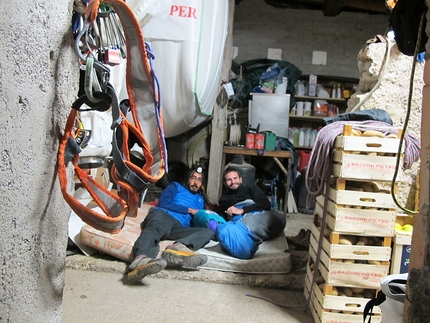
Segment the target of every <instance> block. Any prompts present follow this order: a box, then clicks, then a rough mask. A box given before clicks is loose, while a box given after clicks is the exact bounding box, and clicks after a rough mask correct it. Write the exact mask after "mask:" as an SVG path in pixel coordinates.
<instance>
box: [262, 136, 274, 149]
mask: <svg viewBox="0 0 430 323" xmlns="http://www.w3.org/2000/svg"><path fill="white" fill-rule="evenodd" d="M263 132H264V134H265V141H264V149H266V150H275V147H276V134H275V133H274V132H271V131H263Z"/></svg>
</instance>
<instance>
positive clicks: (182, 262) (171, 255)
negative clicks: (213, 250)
mask: <svg viewBox="0 0 430 323" xmlns="http://www.w3.org/2000/svg"><path fill="white" fill-rule="evenodd" d="M161 257H162V258H164V259H165V260H166V261H167V265H169V266H181V267H186V268H197V267H198V266H201V265H204V264H205V263H206V262H207V261H208V257H207V256H206V255H202V254H200V253H198V252H194V251H192V250H191V249H188V248H187V247H186V246H184V245H183V244H182V243H175V244H173V245H171V246H168V247H167V248H166V250H164V251H163V253H162V254H161Z"/></svg>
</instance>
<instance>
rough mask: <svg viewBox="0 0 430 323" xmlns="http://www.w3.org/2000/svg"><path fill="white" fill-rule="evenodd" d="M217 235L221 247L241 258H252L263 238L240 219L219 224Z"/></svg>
mask: <svg viewBox="0 0 430 323" xmlns="http://www.w3.org/2000/svg"><path fill="white" fill-rule="evenodd" d="M216 236H217V239H218V241H219V244H220V246H221V248H222V249H223V250H224V251H225V252H228V253H229V254H231V255H232V256H233V257H236V258H239V259H251V258H252V257H253V256H254V254H255V253H256V252H257V250H258V246H259V245H260V243H261V240H260V239H259V238H258V237H257V236H255V235H254V234H253V233H252V232H251V231H249V229H248V227H247V226H246V225H245V224H243V223H242V222H240V221H239V222H227V223H224V224H220V225H218V226H217V228H216Z"/></svg>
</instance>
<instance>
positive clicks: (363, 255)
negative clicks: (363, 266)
mask: <svg viewBox="0 0 430 323" xmlns="http://www.w3.org/2000/svg"><path fill="white" fill-rule="evenodd" d="M320 234H321V232H320V228H318V227H317V226H316V225H315V223H313V224H312V226H311V239H310V244H311V246H312V247H313V249H314V250H317V249H318V242H319V239H320ZM345 238H348V236H344V235H342V234H339V233H337V232H331V231H327V230H326V233H325V234H324V235H323V237H322V239H323V240H322V245H321V247H322V249H323V250H324V251H325V252H326V253H327V255H328V256H329V257H330V258H332V259H350V260H356V261H363V262H364V261H366V262H368V261H370V262H373V263H376V261H390V259H391V240H392V239H391V238H390V237H380V238H374V237H371V238H372V241H369V238H368V237H366V236H354V238H355V244H345V242H344V240H346V242H351V239H345ZM351 243H352V242H351ZM375 244H379V246H378V245H375Z"/></svg>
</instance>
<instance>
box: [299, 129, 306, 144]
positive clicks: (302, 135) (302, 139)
mask: <svg viewBox="0 0 430 323" xmlns="http://www.w3.org/2000/svg"><path fill="white" fill-rule="evenodd" d="M304 145H305V131H304V130H303V129H300V133H299V147H303V146H304Z"/></svg>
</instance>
